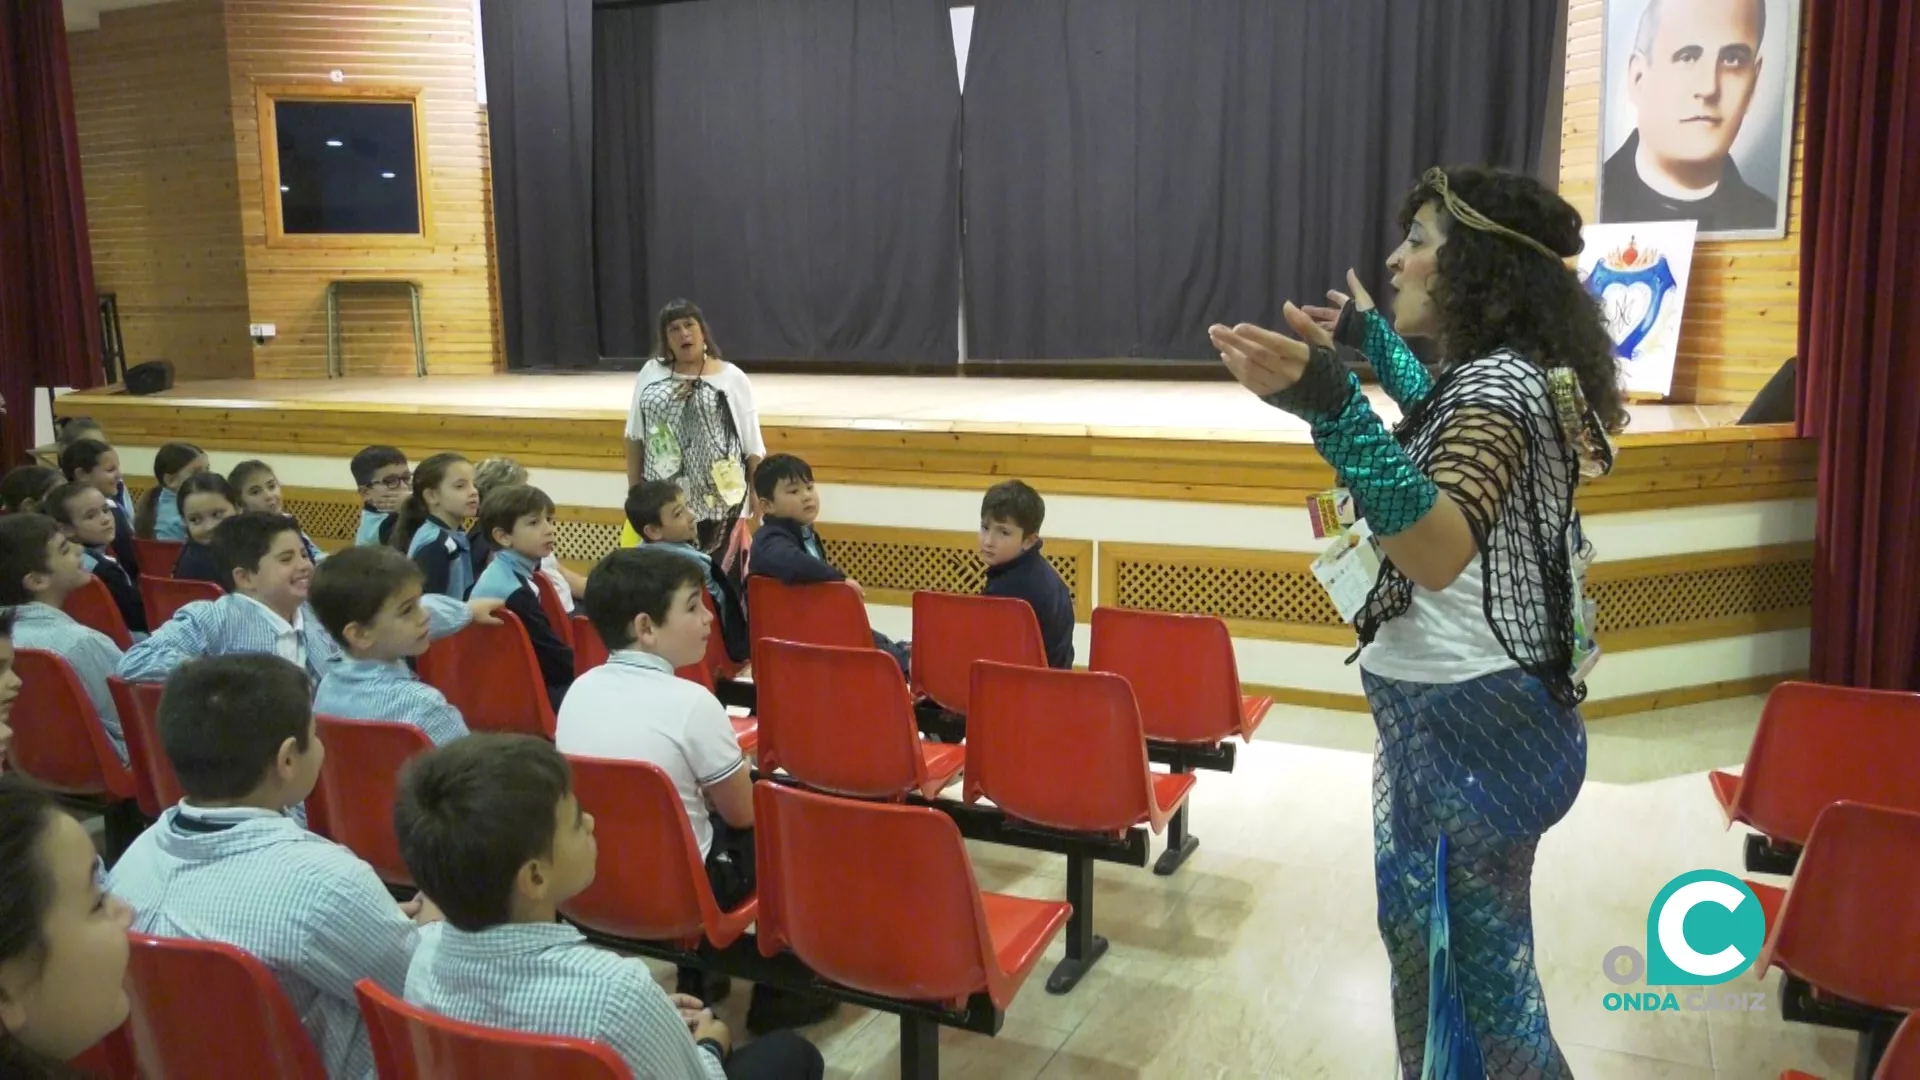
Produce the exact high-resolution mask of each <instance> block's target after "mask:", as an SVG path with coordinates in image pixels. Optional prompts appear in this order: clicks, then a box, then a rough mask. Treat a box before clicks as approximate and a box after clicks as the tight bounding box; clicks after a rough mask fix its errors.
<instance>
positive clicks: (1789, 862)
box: [1747, 833, 1801, 877]
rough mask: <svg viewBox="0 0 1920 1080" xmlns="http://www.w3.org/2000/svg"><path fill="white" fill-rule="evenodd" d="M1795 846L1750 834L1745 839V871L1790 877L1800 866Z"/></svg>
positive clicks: (1798, 850) (1797, 848) (1798, 849)
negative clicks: (1795, 868)
mask: <svg viewBox="0 0 1920 1080" xmlns="http://www.w3.org/2000/svg"><path fill="white" fill-rule="evenodd" d="M1800 850H1801V849H1800V847H1799V845H1797V844H1781V843H1775V842H1774V841H1773V840H1772V839H1771V838H1769V837H1765V836H1762V835H1760V834H1759V833H1752V834H1750V835H1749V836H1748V837H1747V870H1748V872H1750V873H1755V874H1779V875H1781V876H1782V877H1792V876H1793V870H1794V867H1796V866H1798V865H1800Z"/></svg>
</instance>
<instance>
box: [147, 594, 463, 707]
mask: <svg viewBox="0 0 1920 1080" xmlns="http://www.w3.org/2000/svg"><path fill="white" fill-rule="evenodd" d="M421 602H422V604H424V605H425V607H426V609H427V616H428V626H429V632H430V633H431V634H432V635H433V636H434V637H435V638H436V639H438V638H443V637H446V636H447V635H448V634H454V633H458V632H459V631H460V630H462V629H465V628H466V626H467V624H468V623H470V622H472V621H473V613H472V612H471V611H469V610H468V609H467V605H465V604H463V603H461V602H460V601H458V600H455V599H452V598H451V597H446V596H428V597H425V598H423V599H422V601H421ZM270 615H271V613H270V612H268V611H267V609H266V608H265V606H263V605H262V604H260V603H259V602H258V601H255V600H252V599H250V598H248V597H244V596H241V595H240V594H239V593H230V594H228V595H226V596H223V597H221V598H220V599H218V600H195V601H194V602H193V603H191V604H188V605H186V606H185V607H183V608H181V609H180V610H179V611H177V612H175V613H174V616H173V618H171V619H169V620H167V623H166V625H164V626H157V627H155V628H154V631H153V634H152V636H150V637H148V638H147V640H145V641H142V642H138V643H136V644H135V645H134V647H133V648H132V649H129V650H128V651H127V656H126V659H124V660H122V661H121V662H120V677H121V678H123V679H126V680H128V681H130V682H163V681H165V680H166V678H167V676H169V675H171V674H173V669H174V668H177V667H179V666H180V665H181V664H184V663H186V662H187V661H188V660H192V659H194V658H195V657H200V656H230V655H233V654H234V653H269V654H277V653H278V652H279V650H278V648H277V647H276V646H278V644H279V643H280V636H281V631H280V630H278V629H277V628H276V627H275V626H274V624H273V621H272V620H271V618H270ZM295 632H296V633H297V634H298V642H299V645H300V652H301V654H302V657H303V660H304V666H305V667H306V669H307V675H308V676H309V677H310V678H312V679H313V681H314V684H315V685H318V684H319V682H320V679H321V676H323V675H325V674H326V673H327V670H328V669H329V668H331V667H332V666H333V664H334V663H335V662H336V661H338V660H339V659H340V646H339V645H337V644H335V643H334V640H333V638H332V637H331V636H329V635H328V634H327V631H326V629H325V628H324V627H322V626H321V625H320V617H319V616H317V615H315V614H314V613H313V608H312V607H311V606H309V605H306V604H302V605H301V606H300V625H299V626H298V627H297V628H296V631H295Z"/></svg>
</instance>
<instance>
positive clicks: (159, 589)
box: [140, 574, 227, 629]
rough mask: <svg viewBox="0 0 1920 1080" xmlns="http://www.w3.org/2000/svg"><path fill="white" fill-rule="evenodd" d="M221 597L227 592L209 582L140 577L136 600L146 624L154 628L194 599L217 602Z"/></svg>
mask: <svg viewBox="0 0 1920 1080" xmlns="http://www.w3.org/2000/svg"><path fill="white" fill-rule="evenodd" d="M225 595H227V591H226V590H225V589H222V588H221V587H220V586H218V585H215V584H214V583H213V582H211V581H182V580H180V579H179V578H170V577H153V576H151V575H147V574H142V575H140V601H141V603H142V604H144V605H145V606H146V609H147V625H148V626H151V627H154V628H156V629H157V628H159V627H160V626H162V625H165V623H166V621H167V620H168V619H171V618H173V613H174V612H176V611H179V610H180V609H181V608H183V607H186V606H187V605H188V604H191V603H193V602H194V601H196V600H218V599H220V598H221V597H223V596H225Z"/></svg>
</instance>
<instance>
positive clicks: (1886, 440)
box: [1799, 0, 1920, 690]
mask: <svg viewBox="0 0 1920 1080" xmlns="http://www.w3.org/2000/svg"><path fill="white" fill-rule="evenodd" d="M1807 17H1808V18H1809V19H1810V20H1811V26H1810V27H1809V39H1808V40H1809V44H1808V48H1809V49H1810V50H1811V55H1810V57H1809V81H1808V85H1807V116H1806V184H1805V202H1804V204H1803V211H1804V227H1803V232H1802V237H1801V248H1800V275H1801V287H1800V357H1801V367H1800V372H1801V376H1800V388H1799V392H1800V411H1799V415H1800V428H1801V434H1803V435H1806V436H1810V437H1813V438H1817V439H1818V440H1819V441H1820V471H1819V497H1818V508H1817V515H1818V521H1817V524H1816V526H1815V533H1814V571H1813V657H1812V675H1813V678H1814V679H1816V680H1818V681H1820V682H1828V683H1838V684H1842V685H1847V686H1861V687H1873V688H1880V689H1897V690H1916V689H1920V243H1916V241H1917V240H1920V5H1916V4H1914V3H1912V2H1911V0H1816V2H1813V3H1809V4H1808V5H1807Z"/></svg>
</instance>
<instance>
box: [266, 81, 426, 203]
mask: <svg viewBox="0 0 1920 1080" xmlns="http://www.w3.org/2000/svg"><path fill="white" fill-rule="evenodd" d="M414 108H415V106H414V104H413V103H411V102H394V101H350V100H338V101H288V100H281V101H276V102H275V103H274V118H275V126H276V130H275V132H274V142H275V144H276V146H277V148H278V150H279V157H280V214H281V225H282V231H283V232H285V233H286V234H288V235H299V234H308V235H312V234H328V235H331V234H341V233H360V234H384V235H398V236H412V235H418V234H420V233H421V232H422V229H421V227H420V178H419V175H418V170H417V166H416V165H415V162H416V161H417V160H418V159H417V158H416V156H415V152H414V115H413V110H414Z"/></svg>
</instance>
